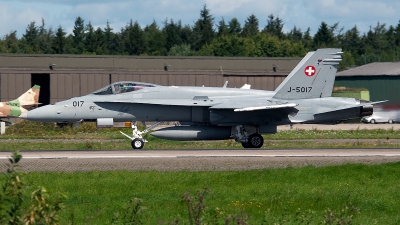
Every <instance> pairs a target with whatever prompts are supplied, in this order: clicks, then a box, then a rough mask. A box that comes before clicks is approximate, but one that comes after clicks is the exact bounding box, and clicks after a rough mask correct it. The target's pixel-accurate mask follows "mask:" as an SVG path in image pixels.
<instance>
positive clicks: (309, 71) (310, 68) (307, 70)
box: [304, 66, 317, 77]
mask: <svg viewBox="0 0 400 225" xmlns="http://www.w3.org/2000/svg"><path fill="white" fill-rule="evenodd" d="M316 71H317V70H316V69H315V67H314V66H306V68H304V74H305V75H306V76H309V77H312V76H314V75H315V72H316Z"/></svg>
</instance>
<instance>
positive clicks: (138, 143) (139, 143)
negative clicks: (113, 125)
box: [131, 138, 144, 149]
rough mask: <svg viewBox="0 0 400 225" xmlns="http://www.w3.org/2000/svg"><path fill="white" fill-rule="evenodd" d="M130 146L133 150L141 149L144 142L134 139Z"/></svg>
mask: <svg viewBox="0 0 400 225" xmlns="http://www.w3.org/2000/svg"><path fill="white" fill-rule="evenodd" d="M131 145H132V148H133V149H142V148H143V146H144V142H143V140H142V139H140V138H135V139H134V140H133V141H132V143H131Z"/></svg>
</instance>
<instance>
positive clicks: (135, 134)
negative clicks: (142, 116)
mask: <svg viewBox="0 0 400 225" xmlns="http://www.w3.org/2000/svg"><path fill="white" fill-rule="evenodd" d="M164 122H165V121H160V122H157V123H155V124H153V125H151V126H150V127H148V128H146V129H145V130H144V131H140V130H138V129H137V121H135V122H132V137H131V136H129V135H127V134H125V133H124V132H122V131H120V132H121V134H123V135H124V136H125V137H127V138H129V139H131V141H132V142H131V146H132V148H133V149H142V148H143V146H144V143H145V142H148V141H147V140H146V139H144V138H143V136H142V134H145V133H147V132H149V131H150V130H152V129H153V128H155V127H157V126H159V125H161V124H162V123H164Z"/></svg>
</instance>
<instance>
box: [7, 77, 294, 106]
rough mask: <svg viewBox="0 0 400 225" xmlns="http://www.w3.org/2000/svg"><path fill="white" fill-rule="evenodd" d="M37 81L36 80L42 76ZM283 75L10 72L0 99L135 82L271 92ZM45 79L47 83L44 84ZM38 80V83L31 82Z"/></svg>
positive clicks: (45, 99) (55, 97) (47, 96)
mask: <svg viewBox="0 0 400 225" xmlns="http://www.w3.org/2000/svg"><path fill="white" fill-rule="evenodd" d="M44 76H46V77H45V78H44V80H43V79H40V77H44ZM285 77H286V74H276V75H273V76H272V75H270V76H264V75H243V74H227V75H223V74H221V73H212V72H210V73H207V72H201V73H199V72H197V73H193V72H192V73H186V72H182V73H172V72H171V73H170V72H131V73H115V72H114V73H106V72H104V71H95V72H91V73H90V72H82V71H81V72H71V71H68V72H67V71H58V72H52V73H48V72H44V71H42V72H40V71H39V72H36V73H27V72H14V73H1V74H0V87H1V91H0V100H1V101H9V100H13V99H16V98H18V97H19V96H20V95H21V94H22V93H24V92H25V91H26V90H28V89H29V88H30V87H32V86H33V85H34V84H39V85H41V92H40V93H41V94H40V99H39V101H40V102H41V103H42V104H44V105H45V104H50V103H55V102H57V101H62V100H65V99H69V98H72V97H77V96H81V95H86V94H89V93H91V92H93V91H96V90H98V89H100V88H102V87H104V86H106V85H108V84H110V83H112V82H116V81H139V82H147V83H155V84H159V85H167V86H172V85H175V86H202V85H204V86H208V87H222V85H224V83H225V81H228V87H232V88H233V87H236V88H240V87H242V86H243V85H244V84H250V85H251V87H252V88H254V89H262V90H275V89H276V87H277V86H278V85H279V84H280V83H281V82H282V81H283V80H284V78H285ZM46 79H48V81H46ZM38 80H39V81H40V82H42V83H38V82H35V81H38Z"/></svg>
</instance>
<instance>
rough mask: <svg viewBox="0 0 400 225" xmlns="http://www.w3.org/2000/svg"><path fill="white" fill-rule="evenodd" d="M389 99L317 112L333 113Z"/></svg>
mask: <svg viewBox="0 0 400 225" xmlns="http://www.w3.org/2000/svg"><path fill="white" fill-rule="evenodd" d="M387 101H388V100H383V101H377V102H366V103H362V104H358V105H349V106H344V107H340V108H336V109H334V110H328V111H326V112H321V113H317V114H324V113H331V112H335V111H340V110H345V109H351V108H357V107H363V106H368V105H375V104H379V103H383V102H387Z"/></svg>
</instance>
